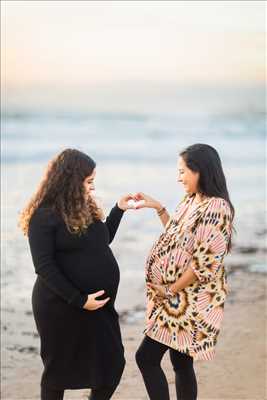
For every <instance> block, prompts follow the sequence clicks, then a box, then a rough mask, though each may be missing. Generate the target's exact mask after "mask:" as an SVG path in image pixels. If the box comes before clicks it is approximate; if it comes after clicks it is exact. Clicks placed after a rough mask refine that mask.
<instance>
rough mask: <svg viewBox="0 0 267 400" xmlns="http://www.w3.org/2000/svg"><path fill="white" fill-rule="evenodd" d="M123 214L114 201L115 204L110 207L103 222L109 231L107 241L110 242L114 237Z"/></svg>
mask: <svg viewBox="0 0 267 400" xmlns="http://www.w3.org/2000/svg"><path fill="white" fill-rule="evenodd" d="M123 214H124V210H122V209H121V208H120V207H119V206H118V204H117V203H116V204H115V206H114V207H113V208H112V209H111V211H110V213H109V216H108V217H107V219H106V222H105V224H106V227H107V228H108V231H109V243H111V242H112V240H113V239H114V236H115V234H116V232H117V230H118V227H119V225H120V222H121V219H122V216H123Z"/></svg>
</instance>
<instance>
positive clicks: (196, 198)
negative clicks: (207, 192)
mask: <svg viewBox="0 0 267 400" xmlns="http://www.w3.org/2000/svg"><path fill="white" fill-rule="evenodd" d="M203 199H204V196H203V195H202V194H200V193H198V192H197V193H196V195H195V202H196V203H201V202H202V201H203Z"/></svg>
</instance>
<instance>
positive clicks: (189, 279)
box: [170, 267, 198, 293]
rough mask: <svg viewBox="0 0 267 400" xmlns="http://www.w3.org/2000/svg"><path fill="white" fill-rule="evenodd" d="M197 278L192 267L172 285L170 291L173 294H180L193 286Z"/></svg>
mask: <svg viewBox="0 0 267 400" xmlns="http://www.w3.org/2000/svg"><path fill="white" fill-rule="evenodd" d="M197 279H198V278H197V276H196V275H195V273H194V272H193V270H192V268H191V267H188V268H187V269H186V270H185V272H184V273H183V274H182V276H181V277H180V278H179V279H177V281H176V282H174V283H173V284H172V285H170V290H171V291H172V292H173V293H178V292H179V291H180V290H182V289H184V288H186V287H187V286H189V285H191V284H192V283H194V282H195V281H197Z"/></svg>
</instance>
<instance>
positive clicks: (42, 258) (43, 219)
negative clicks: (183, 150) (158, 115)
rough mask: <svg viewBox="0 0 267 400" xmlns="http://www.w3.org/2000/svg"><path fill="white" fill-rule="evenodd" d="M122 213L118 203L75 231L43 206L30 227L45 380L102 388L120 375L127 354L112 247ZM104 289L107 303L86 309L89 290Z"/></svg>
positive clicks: (58, 384) (62, 386) (67, 385)
mask: <svg viewBox="0 0 267 400" xmlns="http://www.w3.org/2000/svg"><path fill="white" fill-rule="evenodd" d="M122 215H123V210H121V209H120V208H119V207H118V206H117V205H115V206H114V207H113V209H112V210H111V212H110V214H109V216H108V217H107V219H106V222H105V223H104V222H102V221H100V220H98V221H95V222H94V223H92V224H91V225H89V227H88V228H87V230H86V232H85V233H82V234H80V235H78V234H74V233H70V232H69V231H68V229H67V227H66V224H65V222H64V220H63V219H62V217H61V216H60V215H59V214H58V213H56V212H55V211H53V210H52V209H51V208H48V207H42V208H38V209H37V210H36V211H35V213H34V215H33V216H32V218H31V221H30V226H29V244H30V250H31V254H32V259H33V263H34V267H35V272H36V274H38V277H37V280H36V282H35V285H34V288H33V293H32V305H33V314H34V318H35V322H36V326H37V329H38V332H39V335H40V340H41V357H42V359H43V363H44V367H45V368H44V372H43V375H42V382H41V383H42V384H46V385H48V386H50V387H53V388H58V389H74V388H77V389H78V388H89V387H99V386H102V385H106V384H113V383H114V381H116V380H118V379H119V377H120V375H121V373H122V370H123V367H124V356H123V346H122V343H121V335H120V328H119V324H118V314H117V312H116V310H115V308H114V302H115V298H116V294H117V290H118V284H119V279H120V273H119V268H118V264H117V261H116V259H115V257H114V255H113V253H112V251H111V249H110V247H109V244H110V243H111V242H112V240H113V238H114V236H115V234H116V231H117V229H118V226H119V223H120V220H121V218H122ZM102 289H104V290H105V293H104V295H103V296H101V297H99V299H101V298H106V297H110V300H109V301H108V303H107V304H106V305H105V306H104V307H102V308H100V309H98V310H95V311H88V310H85V309H83V305H84V304H85V303H86V301H87V295H88V294H91V293H94V292H97V291H99V290H102Z"/></svg>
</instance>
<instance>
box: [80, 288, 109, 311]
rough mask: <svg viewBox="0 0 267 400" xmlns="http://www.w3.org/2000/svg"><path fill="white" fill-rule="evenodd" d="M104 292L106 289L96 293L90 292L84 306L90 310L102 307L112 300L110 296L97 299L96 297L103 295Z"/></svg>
mask: <svg viewBox="0 0 267 400" xmlns="http://www.w3.org/2000/svg"><path fill="white" fill-rule="evenodd" d="M104 293H105V290H99V291H98V292H96V293H92V294H88V297H87V302H86V303H85V304H84V305H83V308H84V309H86V310H88V311H94V310H97V309H98V308H102V307H103V306H104V305H105V304H106V303H107V302H108V301H109V300H110V297H107V298H106V299H103V300H96V298H97V297H100V296H102V294H104Z"/></svg>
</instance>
